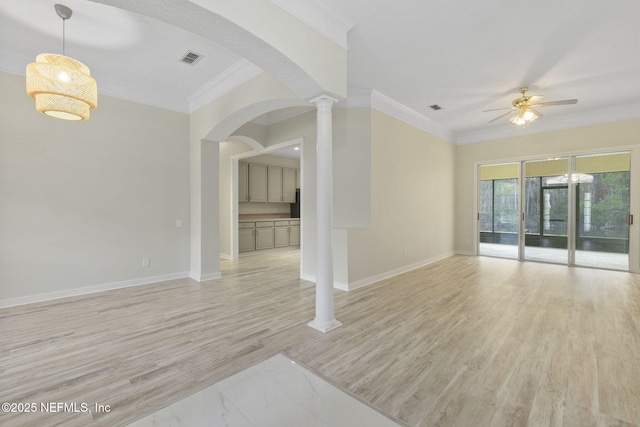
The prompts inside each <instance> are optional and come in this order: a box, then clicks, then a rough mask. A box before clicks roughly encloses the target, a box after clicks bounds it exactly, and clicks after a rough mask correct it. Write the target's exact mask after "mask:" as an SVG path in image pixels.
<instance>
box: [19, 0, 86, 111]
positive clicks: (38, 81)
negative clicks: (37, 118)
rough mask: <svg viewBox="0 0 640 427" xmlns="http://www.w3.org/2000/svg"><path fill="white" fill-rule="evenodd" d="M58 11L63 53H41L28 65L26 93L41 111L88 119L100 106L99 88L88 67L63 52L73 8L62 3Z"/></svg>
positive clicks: (56, 7) (57, 7)
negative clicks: (60, 20) (92, 111)
mask: <svg viewBox="0 0 640 427" xmlns="http://www.w3.org/2000/svg"><path fill="white" fill-rule="evenodd" d="M55 9H56V13H57V14H58V16H60V18H62V52H63V54H62V55H58V54H54V53H41V54H39V55H38V56H37V57H36V62H32V63H31V64H29V65H27V73H26V74H27V95H29V96H30V97H31V98H33V99H35V102H36V109H37V110H38V111H39V112H41V113H42V114H46V115H48V116H51V117H55V118H58V119H63V120H88V119H89V113H90V110H93V109H95V108H96V107H97V106H98V88H97V85H96V81H95V80H94V79H93V78H92V77H91V73H90V71H89V68H88V67H87V66H86V65H84V64H83V63H82V62H80V61H77V60H75V59H73V58H70V57H68V56H65V55H64V53H65V52H64V50H65V34H64V22H65V21H66V20H67V19H69V18H70V17H71V14H72V11H71V9H69V8H68V7H66V6H64V5H60V4H56V5H55Z"/></svg>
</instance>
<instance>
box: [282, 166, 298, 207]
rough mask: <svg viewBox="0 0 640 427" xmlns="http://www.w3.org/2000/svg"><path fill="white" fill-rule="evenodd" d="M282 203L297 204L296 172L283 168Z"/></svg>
mask: <svg viewBox="0 0 640 427" xmlns="http://www.w3.org/2000/svg"><path fill="white" fill-rule="evenodd" d="M282 201H283V202H285V203H295V202H296V170H295V169H290V168H282Z"/></svg>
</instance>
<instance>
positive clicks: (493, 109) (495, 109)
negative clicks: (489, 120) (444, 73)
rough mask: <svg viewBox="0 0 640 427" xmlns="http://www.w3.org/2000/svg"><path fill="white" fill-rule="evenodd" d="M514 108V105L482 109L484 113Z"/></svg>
mask: <svg viewBox="0 0 640 427" xmlns="http://www.w3.org/2000/svg"><path fill="white" fill-rule="evenodd" d="M511 109H513V107H504V108H492V109H491V110H482V112H483V113H486V112H489V111H498V110H511Z"/></svg>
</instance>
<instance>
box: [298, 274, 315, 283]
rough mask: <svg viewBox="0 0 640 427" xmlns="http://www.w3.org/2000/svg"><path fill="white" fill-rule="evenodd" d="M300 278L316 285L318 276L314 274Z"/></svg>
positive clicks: (303, 275) (301, 275)
mask: <svg viewBox="0 0 640 427" xmlns="http://www.w3.org/2000/svg"><path fill="white" fill-rule="evenodd" d="M300 278H301V279H302V280H307V281H309V282H313V283H316V276H315V275H313V274H300Z"/></svg>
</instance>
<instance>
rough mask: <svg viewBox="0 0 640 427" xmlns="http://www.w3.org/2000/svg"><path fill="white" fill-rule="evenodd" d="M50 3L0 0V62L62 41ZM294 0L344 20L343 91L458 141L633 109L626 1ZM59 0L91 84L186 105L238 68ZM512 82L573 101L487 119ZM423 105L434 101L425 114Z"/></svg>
mask: <svg viewBox="0 0 640 427" xmlns="http://www.w3.org/2000/svg"><path fill="white" fill-rule="evenodd" d="M58 1H60V0H58ZM265 1H268V0H265ZM301 1H304V0H301ZM55 3H56V1H55V0H2V1H1V2H0V54H1V56H0V69H4V70H6V71H11V72H20V73H23V72H24V71H23V70H24V67H25V66H26V64H27V63H29V62H32V61H33V60H34V58H35V56H36V54H38V53H41V52H44V51H50V52H54V53H58V52H60V51H61V45H62V41H61V34H62V22H61V20H60V18H59V17H58V16H57V15H56V14H55V11H54V8H53V5H54V4H55ZM165 3H166V4H168V3H170V1H169V0H164V1H163V2H162V4H165ZM305 3H309V4H314V5H315V6H316V7H317V5H318V4H322V6H323V8H325V9H327V8H328V9H330V10H331V11H332V12H333V13H334V14H335V15H336V16H340V17H342V18H344V20H345V21H347V22H350V23H351V24H353V28H352V29H351V31H350V32H349V35H348V39H347V40H348V48H349V71H348V73H349V74H348V83H349V89H350V91H351V92H352V93H362V92H368V93H371V91H372V90H375V91H376V92H378V93H380V94H382V95H384V96H386V97H388V98H391V99H392V100H394V101H396V102H398V103H399V104H402V105H404V106H406V107H408V108H409V109H411V110H414V111H415V112H416V113H418V114H419V115H421V116H423V117H424V118H425V120H426V121H431V122H433V123H434V124H436V125H437V126H439V127H441V128H444V129H446V130H447V131H448V134H449V135H452V137H451V138H450V139H452V140H454V141H456V142H462V143H464V142H473V141H477V140H482V139H488V138H492V137H498V136H510V135H513V134H517V133H518V132H536V131H544V130H552V129H561V128H566V127H572V126H580V125H585V124H589V123H600V122H606V121H615V120H623V119H628V118H632V117H640V102H639V100H640V55H639V54H638V47H640V30H639V29H638V28H639V26H638V24H637V17H638V16H640V2H639V1H637V0H616V1H614V2H604V1H590V0H588V1H585V0H563V1H557V0H538V1H537V2H514V1H512V0H486V1H483V2H477V1H471V0H459V1H455V2H454V1H449V0H430V1H428V2H426V1H424V0H399V1H395V2H390V1H388V0H348V1H345V0H306V1H305ZM63 4H66V5H67V6H69V7H71V8H72V9H73V10H74V16H73V17H72V18H71V19H70V20H69V21H67V24H66V36H67V43H66V46H67V54H69V55H70V56H73V57H75V58H77V59H79V60H81V61H83V62H85V63H86V64H87V65H88V66H89V67H90V68H91V71H92V74H93V75H94V76H95V77H96V80H98V84H99V90H100V91H101V92H102V93H106V94H109V95H114V96H119V97H122V98H127V99H131V100H134V101H138V102H143V103H148V104H154V105H159V106H162V107H164V108H171V109H174V110H177V111H185V112H188V111H189V105H190V99H193V97H194V96H196V95H197V94H198V93H200V92H201V91H202V90H203V88H206V87H208V86H210V85H211V82H215V81H216V79H220V76H222V75H225V73H227V74H229V73H231V72H235V70H236V69H239V68H240V67H241V66H244V65H246V61H244V63H243V60H242V58H241V57H240V56H239V55H237V54H235V53H233V52H231V51H229V50H227V49H225V48H223V47H221V46H219V45H217V44H215V43H212V42H211V41H209V40H206V39H204V38H202V37H199V36H196V35H194V34H191V33H189V32H188V31H185V30H182V29H178V28H176V27H174V26H171V25H168V24H166V23H162V22H158V21H156V20H154V19H152V18H149V17H146V16H142V15H138V14H135V13H130V12H125V11H123V10H121V9H118V8H113V7H110V6H105V5H103V4H99V3H94V2H91V1H86V0H64V1H63ZM188 50H192V51H195V52H198V53H200V54H202V55H203V59H202V60H201V61H200V62H199V63H198V65H196V66H195V67H192V66H189V65H185V64H182V63H180V62H179V59H180V57H181V56H182V55H183V54H184V53H185V52H186V51H188ZM249 65H250V64H249ZM234 67H235V68H234ZM258 71H259V70H258ZM256 72H257V71H256ZM522 86H528V87H530V89H531V91H530V93H531V94H540V95H544V96H545V98H544V101H553V100H560V99H567V98H578V100H579V101H578V104H576V105H569V106H556V107H546V108H544V109H541V112H542V113H543V114H544V117H542V118H541V119H539V120H537V121H536V122H535V123H533V124H532V125H531V126H530V127H529V128H528V129H525V130H524V131H522V130H520V129H518V128H516V127H515V126H514V125H512V124H510V123H509V121H508V120H507V119H506V118H505V119H501V120H499V121H496V122H494V123H491V124H489V123H487V122H488V121H489V120H491V119H493V118H494V117H496V116H497V115H499V114H500V112H498V114H496V112H490V113H484V112H482V111H483V110H486V109H491V108H500V107H508V106H510V103H511V100H513V99H514V98H516V97H517V95H518V93H517V92H518V89H519V88H520V87H522ZM432 104H438V105H440V106H441V107H443V109H442V110H439V111H433V110H432V109H431V108H429V106H430V105H432ZM262 120H265V118H262ZM266 120H268V121H271V120H273V119H272V118H266Z"/></svg>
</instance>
